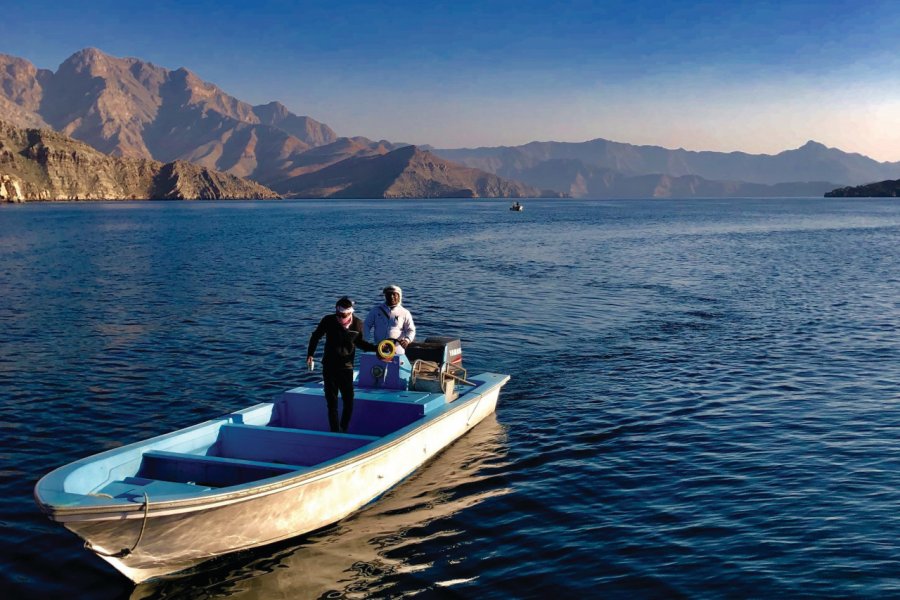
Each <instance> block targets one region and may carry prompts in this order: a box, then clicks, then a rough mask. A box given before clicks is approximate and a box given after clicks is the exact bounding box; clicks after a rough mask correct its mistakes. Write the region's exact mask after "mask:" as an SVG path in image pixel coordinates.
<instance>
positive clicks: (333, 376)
mask: <svg viewBox="0 0 900 600" xmlns="http://www.w3.org/2000/svg"><path fill="white" fill-rule="evenodd" d="M322 377H323V379H324V380H325V401H326V402H328V425H329V426H330V427H331V430H332V431H347V428H348V427H350V417H352V416H353V367H350V368H344V367H338V368H333V367H332V368H329V367H327V366H324V365H323V366H322ZM338 392H340V393H341V400H343V402H344V410H343V411H342V412H341V418H340V423H339V422H338Z"/></svg>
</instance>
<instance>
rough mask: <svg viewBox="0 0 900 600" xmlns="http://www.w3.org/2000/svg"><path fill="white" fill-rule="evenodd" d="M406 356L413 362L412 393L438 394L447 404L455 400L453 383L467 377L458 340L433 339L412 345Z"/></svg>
mask: <svg viewBox="0 0 900 600" xmlns="http://www.w3.org/2000/svg"><path fill="white" fill-rule="evenodd" d="M406 356H407V358H409V361H410V362H411V363H412V373H411V375H410V379H409V387H410V389H411V390H416V391H420V392H441V393H443V394H445V395H446V396H447V401H448V402H452V401H453V400H456V398H457V396H458V395H459V394H458V393H457V392H456V382H457V380H463V381H464V380H465V378H466V370H465V369H464V368H463V366H462V344H461V343H460V340H459V338H455V337H448V336H432V337H427V338H425V341H424V342H412V343H410V344H409V346H407V347H406Z"/></svg>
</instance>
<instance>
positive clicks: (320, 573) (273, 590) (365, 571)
mask: <svg viewBox="0 0 900 600" xmlns="http://www.w3.org/2000/svg"><path fill="white" fill-rule="evenodd" d="M506 454H507V445H506V432H505V430H504V428H503V427H502V426H501V425H500V424H499V423H498V422H497V420H496V416H495V415H490V416H489V417H488V418H487V419H485V420H484V421H483V422H482V423H481V424H479V425H478V426H477V427H475V428H474V429H473V430H472V431H470V432H469V433H468V434H466V435H465V436H463V437H462V438H461V439H459V440H458V441H457V442H456V443H454V444H453V445H451V446H450V447H449V448H447V449H446V450H445V451H444V452H443V453H441V454H440V455H438V456H437V457H435V459H434V460H432V461H431V462H429V463H427V464H426V465H425V466H423V467H422V468H421V469H419V471H417V472H416V473H414V474H413V476H411V477H410V478H409V479H408V480H406V481H405V482H403V483H401V484H400V485H399V486H397V487H396V488H394V489H393V490H391V491H389V492H388V493H387V494H386V495H385V496H384V497H382V498H380V499H379V500H377V501H376V502H375V503H373V504H372V505H370V506H369V507H367V508H365V509H363V510H362V511H361V512H359V513H357V514H355V515H353V516H351V517H350V518H348V519H346V520H344V521H341V522H340V523H339V524H337V525H336V526H334V527H331V528H329V529H326V530H323V531H320V532H318V533H316V534H313V535H310V536H306V537H304V538H302V540H301V541H298V540H291V541H289V542H284V543H282V544H277V545H275V546H269V547H266V548H263V549H258V550H254V551H251V552H247V553H243V554H241V555H238V556H235V557H229V558H227V559H225V560H222V561H213V562H211V563H207V565H205V567H204V568H203V570H202V571H201V572H198V573H196V574H192V575H188V576H183V577H180V578H175V579H169V580H163V581H160V582H157V583H151V584H145V585H141V586H138V587H137V588H136V589H135V590H134V593H133V594H132V596H131V598H132V600H138V599H141V600H149V599H156V598H172V597H178V598H219V597H226V596H227V597H229V598H242V599H246V600H251V599H257V598H258V599H260V600H262V599H272V598H318V597H325V598H367V597H371V596H372V595H373V594H375V595H389V594H390V593H391V592H390V589H391V587H392V586H394V585H395V584H396V581H397V579H396V576H397V575H402V574H404V573H412V572H416V573H417V580H418V581H419V582H420V583H421V581H422V580H423V579H424V580H429V577H428V576H427V575H424V576H423V573H427V571H428V569H429V568H430V563H429V562H428V559H427V555H425V558H424V559H423V554H424V553H423V552H422V550H421V548H420V546H421V545H422V544H423V543H426V542H428V541H432V540H434V539H435V538H439V537H445V536H454V535H456V534H458V533H459V532H458V531H454V530H453V529H452V527H451V524H450V523H442V520H446V519H447V518H448V517H450V516H452V515H455V514H456V513H459V512H460V511H464V510H467V509H470V508H471V507H474V506H476V505H478V504H480V503H481V502H484V501H485V500H488V499H490V498H494V497H497V496H502V495H505V494H508V493H509V492H510V491H511V490H510V489H509V487H508V486H507V485H506V484H505V480H504V479H503V472H504V470H505V467H506V462H505V461H506ZM452 583H453V582H452V581H447V582H444V583H443V584H441V583H439V582H435V585H447V586H449V585H452Z"/></svg>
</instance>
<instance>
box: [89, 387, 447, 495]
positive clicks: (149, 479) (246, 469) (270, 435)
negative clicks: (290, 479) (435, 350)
mask: <svg viewBox="0 0 900 600" xmlns="http://www.w3.org/2000/svg"><path fill="white" fill-rule="evenodd" d="M446 404H447V400H446V398H445V396H444V395H443V394H439V393H425V392H413V391H399V390H387V389H358V390H356V394H355V402H354V411H353V420H352V421H351V425H350V430H349V431H348V432H347V433H336V432H332V431H330V430H329V427H328V414H327V408H326V403H325V401H324V398H323V389H322V386H321V384H313V385H308V386H303V387H297V388H294V389H291V390H288V391H287V392H285V393H284V394H283V395H282V396H281V398H280V399H279V401H278V402H276V403H275V404H274V405H267V406H269V407H271V408H270V410H268V411H266V410H263V411H262V415H260V414H259V413H260V411H259V407H253V408H254V409H257V410H252V409H248V410H246V411H241V412H238V413H234V414H231V415H228V416H227V417H226V418H224V419H223V420H221V422H218V423H216V422H213V423H212V425H211V426H214V427H215V428H216V429H217V431H216V435H215V438H214V441H213V442H212V443H211V444H208V445H206V446H204V445H199V446H197V447H195V448H190V449H184V450H182V451H171V450H162V449H158V448H149V449H145V450H144V451H143V452H142V453H141V454H140V464H139V465H137V468H136V469H135V470H134V472H133V473H132V474H128V475H126V476H124V477H121V478H118V479H114V480H111V481H107V482H106V483H104V484H103V485H102V487H99V488H98V489H95V490H94V491H92V492H91V494H92V495H94V496H108V497H112V498H116V499H121V500H128V501H130V502H136V503H142V502H143V501H144V494H146V495H147V497H148V498H150V499H155V500H159V499H162V498H169V497H172V496H183V495H196V494H200V493H204V492H209V491H213V490H216V489H218V488H223V487H231V486H237V485H242V484H247V483H250V482H254V481H258V480H261V479H267V478H270V477H277V476H280V475H286V474H288V473H297V472H302V471H308V470H311V468H313V467H315V466H318V465H321V464H322V463H325V462H328V461H330V460H333V459H336V458H339V457H341V456H344V455H346V454H348V453H351V452H354V451H356V450H358V449H360V448H362V447H363V446H366V445H367V444H370V443H372V442H375V441H376V440H378V439H380V438H381V437H383V436H385V435H388V434H390V433H392V432H394V431H397V430H398V429H402V428H403V427H405V426H406V425H409V424H411V423H413V422H415V421H417V420H419V419H421V418H423V417H424V416H425V415H426V414H428V413H430V412H432V411H433V410H435V409H437V408H440V407H442V406H445V405H446ZM264 406H266V405H264ZM261 416H262V419H261ZM261 420H265V421H266V422H264V423H261V422H260V421H261ZM195 437H196V438H197V440H198V443H199V442H201V441H203V440H207V441H209V440H210V439H211V438H209V436H195Z"/></svg>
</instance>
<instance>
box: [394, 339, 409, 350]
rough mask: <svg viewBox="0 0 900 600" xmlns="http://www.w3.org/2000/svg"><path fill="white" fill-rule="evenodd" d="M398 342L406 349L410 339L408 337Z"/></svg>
mask: <svg viewBox="0 0 900 600" xmlns="http://www.w3.org/2000/svg"><path fill="white" fill-rule="evenodd" d="M397 343H398V344H400V345H401V346H403V349H404V350H405V349H406V347H407V346H409V340H408V339H406V338H402V339H399V340H397Z"/></svg>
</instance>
